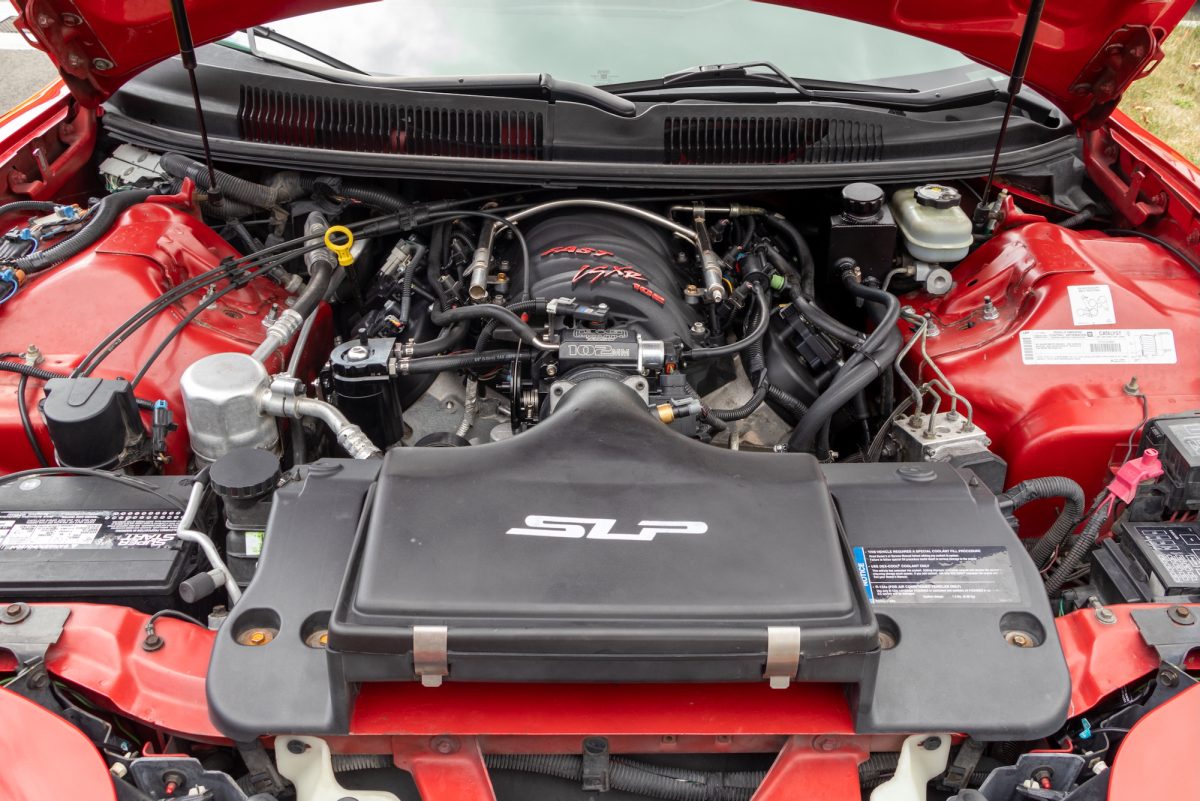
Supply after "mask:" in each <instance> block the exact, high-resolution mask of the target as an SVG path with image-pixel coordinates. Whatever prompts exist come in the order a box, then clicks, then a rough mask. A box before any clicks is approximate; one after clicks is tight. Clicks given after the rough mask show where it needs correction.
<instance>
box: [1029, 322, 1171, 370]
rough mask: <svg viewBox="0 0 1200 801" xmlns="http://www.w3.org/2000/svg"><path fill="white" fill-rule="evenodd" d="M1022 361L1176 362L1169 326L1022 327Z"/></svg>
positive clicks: (1093, 362)
mask: <svg viewBox="0 0 1200 801" xmlns="http://www.w3.org/2000/svg"><path fill="white" fill-rule="evenodd" d="M1021 360H1022V361H1023V362H1025V364H1175V361H1176V359H1175V335H1174V334H1173V333H1172V332H1171V329H1169V328H1119V329H1111V328H1110V329H1091V330H1087V329H1079V328H1071V329H1067V330H1062V331H1022V332H1021Z"/></svg>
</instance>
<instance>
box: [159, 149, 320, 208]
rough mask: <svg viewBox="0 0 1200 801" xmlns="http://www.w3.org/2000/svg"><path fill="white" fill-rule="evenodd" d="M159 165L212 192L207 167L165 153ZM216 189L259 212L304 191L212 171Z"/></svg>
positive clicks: (285, 184) (184, 157) (297, 186)
mask: <svg viewBox="0 0 1200 801" xmlns="http://www.w3.org/2000/svg"><path fill="white" fill-rule="evenodd" d="M159 164H160V165H161V166H162V168H163V169H164V170H166V171H167V173H168V174H169V175H173V176H175V177H176V178H191V179H192V181H193V182H194V183H195V184H196V186H197V187H199V188H200V189H203V190H205V191H209V190H211V189H212V186H211V184H210V183H209V177H208V167H207V166H206V165H204V164H201V163H200V162H198V161H195V160H194V159H190V158H188V157H187V156H185V155H183V154H181V153H164V154H163V157H162V159H161V160H160V161H159ZM213 176H214V177H215V178H216V181H217V187H218V188H219V189H220V190H221V194H222V195H223V196H224V197H230V198H232V199H234V200H236V201H239V202H241V203H246V204H248V205H251V206H254V207H256V208H260V209H272V208H275V207H276V206H278V205H280V204H282V203H287V202H290V201H292V200H295V199H296V198H297V197H299V196H300V193H301V192H302V191H303V190H302V187H301V182H300V181H298V180H297V181H295V182H294V184H293V183H278V184H277V185H275V186H267V185H266V184H259V183H255V182H254V181H247V180H246V179H245V178H238V177H237V176H236V175H230V174H229V173H227V172H223V171H221V170H213Z"/></svg>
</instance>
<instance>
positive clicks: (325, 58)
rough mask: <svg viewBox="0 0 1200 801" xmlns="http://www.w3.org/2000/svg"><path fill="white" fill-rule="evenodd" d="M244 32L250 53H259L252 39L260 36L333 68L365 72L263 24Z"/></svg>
mask: <svg viewBox="0 0 1200 801" xmlns="http://www.w3.org/2000/svg"><path fill="white" fill-rule="evenodd" d="M245 33H246V38H247V39H249V40H250V53H251V54H252V55H259V53H258V47H257V46H256V45H255V43H254V40H255V38H257V37H259V36H261V37H262V38H263V39H270V40H271V41H272V42H278V43H279V44H281V45H283V46H284V47H286V48H288V49H289V50H295V51H296V52H297V53H303V54H304V55H306V56H308V57H309V58H311V59H313V60H314V61H319V62H321V63H322V64H324V65H326V66H329V67H333V68H334V69H338V70H345V71H346V72H354V73H357V74H359V75H366V74H367V73H366V72H365V71H364V70H360V69H359V68H358V67H355V66H352V65H350V64H347V63H346V62H345V61H342V60H341V59H338V58H335V57H333V56H331V55H329V54H328V53H323V52H321V51H320V50H318V49H317V48H315V47H311V46H309V45H306V44H305V43H304V42H300V41H297V40H295V39H293V38H292V37H290V36H284V35H283V34H282V33H280V32H279V31H277V30H275V29H274V28H268V27H267V26H265V25H255V26H254V27H253V28H247V29H246V31H245Z"/></svg>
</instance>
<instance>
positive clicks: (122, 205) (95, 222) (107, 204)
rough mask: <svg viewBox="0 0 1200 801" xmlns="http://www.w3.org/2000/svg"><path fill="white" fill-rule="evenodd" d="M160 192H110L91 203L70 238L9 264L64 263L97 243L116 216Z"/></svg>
mask: <svg viewBox="0 0 1200 801" xmlns="http://www.w3.org/2000/svg"><path fill="white" fill-rule="evenodd" d="M157 194H158V190H156V189H130V190H127V191H125V192H118V193H117V194H115V195H109V196H108V197H106V198H104V199H103V200H101V201H100V202H99V203H97V204H96V205H95V206H93V207H92V209H91V211H89V212H88V218H87V221H86V222H85V223H84V224H83V227H82V228H80V229H79V230H78V231H76V232H75V233H74V234H72V235H71V237H70V238H69V239H66V240H64V241H63V242H59V243H58V244H57V245H54V246H52V247H49V248H47V249H46V250H39V251H37V252H36V253H30V254H29V255H28V256H22V257H20V258H19V259H13V260H12V261H11V262H9V264H11V266H13V267H15V268H17V269H19V270H23V271H24V272H26V273H36V272H39V271H41V270H46V269H49V268H50V267H53V266H55V265H56V264H61V263H62V262H64V261H66V260H67V259H69V258H71V257H72V256H75V255H76V254H79V253H82V252H83V251H84V250H86V249H87V248H89V247H91V246H92V245H93V244H95V242H96V241H97V240H98V239H100V237H102V236H104V235H105V234H106V233H108V229H110V228H112V225H113V223H115V222H116V221H117V217H120V216H121V214H122V212H124V211H125V210H126V209H129V208H130V207H132V206H136V205H137V204H138V203H141V202H142V201H144V200H146V198H148V197H151V196H153V195H157Z"/></svg>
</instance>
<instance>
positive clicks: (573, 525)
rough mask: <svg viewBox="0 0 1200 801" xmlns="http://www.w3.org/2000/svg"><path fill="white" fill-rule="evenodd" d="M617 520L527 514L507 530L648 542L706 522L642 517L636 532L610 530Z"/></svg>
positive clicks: (704, 527)
mask: <svg viewBox="0 0 1200 801" xmlns="http://www.w3.org/2000/svg"><path fill="white" fill-rule="evenodd" d="M616 525H617V521H616V520H613V519H612V518H608V517H553V516H551V515H529V516H527V517H526V518H525V526H524V527H523V528H522V527H514V528H510V529H509V530H508V532H507V533H509V534H516V535H518V536H521V537H563V538H566V539H572V540H582V539H589V540H634V541H636V542H650V541H651V540H653V539H654V538H655V537H657V536H658V535H659V534H704V533H705V532H707V531H708V523H702V522H700V521H699V520H643V521H642V522H640V523H638V526H639V527H640V528H639V530H638V532H637V533H636V534H625V533H622V532H619V531H613V527H614V526H616Z"/></svg>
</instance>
